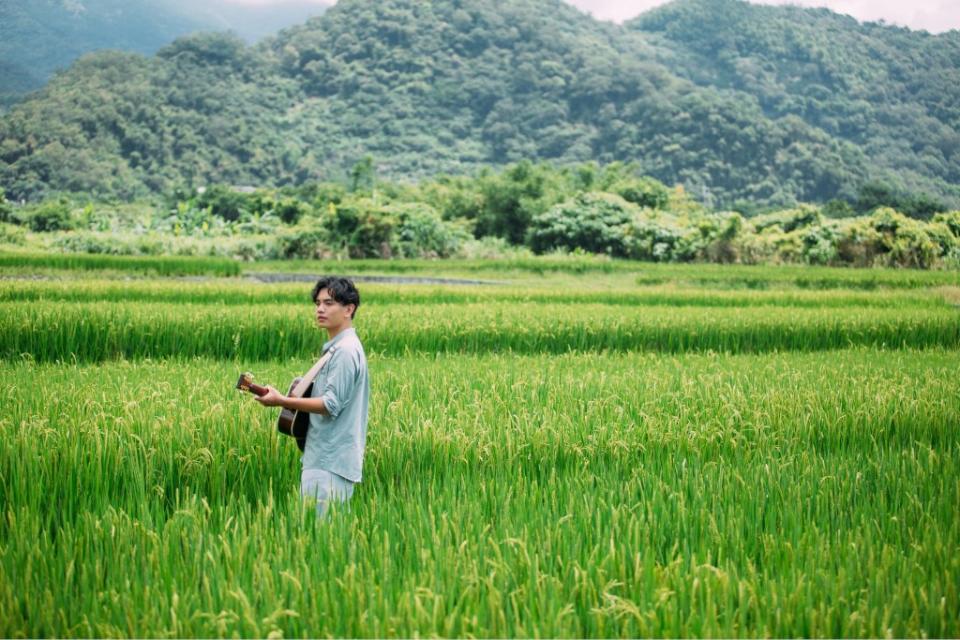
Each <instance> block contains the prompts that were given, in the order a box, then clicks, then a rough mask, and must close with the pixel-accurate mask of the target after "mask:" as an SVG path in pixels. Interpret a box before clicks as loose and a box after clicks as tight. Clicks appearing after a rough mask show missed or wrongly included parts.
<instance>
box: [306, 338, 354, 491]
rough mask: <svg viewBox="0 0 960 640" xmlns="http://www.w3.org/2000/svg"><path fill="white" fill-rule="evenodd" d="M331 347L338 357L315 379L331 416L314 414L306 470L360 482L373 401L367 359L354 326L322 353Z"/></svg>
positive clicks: (317, 394)
mask: <svg viewBox="0 0 960 640" xmlns="http://www.w3.org/2000/svg"><path fill="white" fill-rule="evenodd" d="M330 349H333V350H334V351H333V355H332V356H330V359H329V360H327V362H326V364H324V365H323V367H321V369H320V372H319V373H318V374H317V377H316V378H315V379H314V382H313V391H312V393H311V395H312V396H313V397H314V398H323V404H324V405H325V406H326V408H327V411H328V412H329V414H330V415H323V414H320V413H311V414H310V430H309V431H308V432H307V443H306V446H305V447H304V450H303V458H302V462H303V468H304V469H324V470H326V471H330V472H331V473H335V474H337V475H338V476H342V477H344V478H346V479H347V480H350V481H351V482H360V480H361V478H362V472H363V450H364V448H365V447H366V444H367V411H368V408H369V405H370V379H369V377H368V376H367V357H366V355H365V354H364V353H363V345H361V344H360V339H359V338H357V332H356V331H355V330H354V329H353V328H352V327H351V328H350V329H345V330H344V331H341V332H340V333H338V334H337V335H336V336H334V338H333V339H331V340H329V341H327V343H326V344H324V345H323V353H326V352H327V351H328V350H330Z"/></svg>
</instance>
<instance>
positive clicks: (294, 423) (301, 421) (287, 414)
mask: <svg viewBox="0 0 960 640" xmlns="http://www.w3.org/2000/svg"><path fill="white" fill-rule="evenodd" d="M301 379H302V378H299V377H298V378H294V379H293V382H291V383H290V389H289V390H288V391H287V395H288V396H289V395H292V394H293V389H294V388H295V387H296V386H297V384H299V383H300V380H301ZM312 390H313V383H311V384H310V386H308V387H307V388H306V390H304V392H303V396H300V397H304V398H307V397H310V392H311V391H312ZM309 430H310V414H309V413H307V412H306V411H292V410H291V409H287V408H286V407H284V408H283V409H281V410H280V417H279V418H277V431H279V432H280V433H282V434H283V435H286V436H292V437H294V438H296V440H297V446H298V447H299V448H300V451H303V450H304V448H305V447H306V446H307V431H309Z"/></svg>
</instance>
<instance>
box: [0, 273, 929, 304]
mask: <svg viewBox="0 0 960 640" xmlns="http://www.w3.org/2000/svg"><path fill="white" fill-rule="evenodd" d="M358 286H359V287H360V291H361V296H362V300H363V304H364V306H366V305H374V306H376V307H380V306H385V305H412V304H437V303H445V304H468V303H470V304H472V303H492V302H497V303H500V302H510V303H543V304H564V303H573V304H609V305H625V306H677V307H679V306H685V307H686V306H697V307H753V306H757V307H766V306H781V307H807V308H836V307H886V308H901V309H902V308H906V307H943V306H944V305H945V304H947V302H946V301H945V299H944V296H943V295H942V293H940V292H930V291H927V290H902V289H894V290H883V291H872V292H862V291H848V290H830V291H805V290H799V289H776V290H764V291H750V290H729V289H708V288H704V287H682V286H677V285H659V286H651V287H644V288H642V289H639V290H637V289H633V290H620V289H613V290H590V289H583V288H578V287H565V288H560V289H557V288H553V287H550V288H547V287H544V288H540V289H537V288H532V287H520V286H516V285H508V286H457V285H443V286H438V285H391V284H377V283H365V282H359V283H358ZM310 290H311V284H310V283H308V282H307V283H304V282H292V283H271V284H260V283H251V282H249V281H237V280H236V279H231V280H216V281H207V282H183V281H169V280H168V281H164V280H132V281H131V280H127V281H118V280H107V279H83V280H77V279H74V280H8V281H6V282H0V302H13V301H23V302H26V301H38V300H51V301H63V302H67V301H73V302H94V301H109V302H170V303H198V304H200V303H202V304H225V305H251V304H290V305H298V306H303V305H304V304H305V303H306V304H309V295H310Z"/></svg>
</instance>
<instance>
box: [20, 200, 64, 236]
mask: <svg viewBox="0 0 960 640" xmlns="http://www.w3.org/2000/svg"><path fill="white" fill-rule="evenodd" d="M25 217H26V223H27V225H28V226H29V227H30V229H31V230H32V231H41V232H43V231H64V230H68V229H72V228H73V220H72V219H71V217H70V206H69V205H68V204H67V202H66V201H65V200H57V201H48V202H44V203H43V204H40V205H38V206H37V207H36V208H34V209H33V210H32V211H29V212H27V214H26V216H25Z"/></svg>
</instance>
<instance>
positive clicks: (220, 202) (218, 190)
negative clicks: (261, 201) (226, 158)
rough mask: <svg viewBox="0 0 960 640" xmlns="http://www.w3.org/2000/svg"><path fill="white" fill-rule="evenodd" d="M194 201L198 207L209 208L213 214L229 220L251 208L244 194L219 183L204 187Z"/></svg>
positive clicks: (237, 217) (235, 218)
mask: <svg viewBox="0 0 960 640" xmlns="http://www.w3.org/2000/svg"><path fill="white" fill-rule="evenodd" d="M196 203H197V206H198V207H199V208H201V209H209V210H210V212H211V213H212V214H213V215H215V216H218V217H220V218H223V219H224V220H230V221H233V220H237V219H239V218H240V216H241V215H243V214H244V213H247V212H248V211H249V210H250V208H251V202H250V199H249V198H248V197H247V196H246V195H245V194H243V193H240V192H238V191H234V190H233V189H231V188H230V187H227V186H225V185H220V184H215V185H213V186H211V187H208V188H207V189H205V190H204V191H203V193H201V194H200V196H199V197H198V198H197V200H196Z"/></svg>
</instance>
